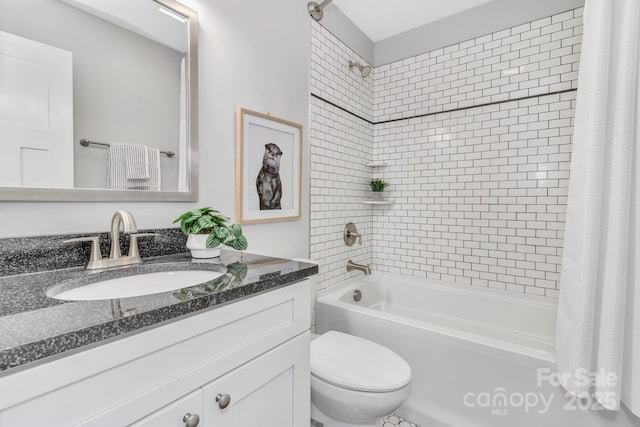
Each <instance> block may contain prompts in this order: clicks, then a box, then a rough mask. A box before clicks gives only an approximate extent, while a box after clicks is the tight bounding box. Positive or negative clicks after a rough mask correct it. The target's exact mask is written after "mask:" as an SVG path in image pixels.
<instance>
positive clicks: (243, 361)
mask: <svg viewBox="0 0 640 427" xmlns="http://www.w3.org/2000/svg"><path fill="white" fill-rule="evenodd" d="M0 255H2V254H0ZM167 265H170V266H171V268H173V269H189V268H193V269H197V270H202V269H214V270H217V271H220V272H221V273H223V275H222V276H220V277H219V278H218V279H215V280H213V281H210V282H208V283H205V284H201V285H196V286H191V287H188V288H184V289H179V290H175V291H170V292H162V293H158V294H153V295H144V296H138V297H131V298H122V299H118V300H113V299H112V300H102V301H61V300H56V299H53V298H50V297H48V296H47V291H48V290H50V289H51V288H52V286H54V285H56V284H60V283H62V284H66V286H70V285H69V284H70V283H71V284H74V283H75V284H81V283H82V282H83V281H86V282H91V281H92V280H95V274H104V273H90V272H87V271H86V270H83V269H81V268H79V267H76V268H71V269H69V268H67V269H64V270H50V271H45V272H36V273H30V274H19V275H13V276H6V277H0V293H2V295H1V296H2V298H3V303H2V304H1V305H0V308H1V309H2V311H0V314H1V316H0V337H2V339H1V340H0V369H1V370H0V426H3V427H4V426H13V425H21V426H25V425H26V426H45V425H46V426H52V427H53V426H71V425H73V426H86V427H88V426H109V427H113V426H129V425H131V426H188V427H194V426H196V425H197V426H225V427H229V426H256V425H263V426H292V427H293V426H300V425H305V424H308V422H309V325H310V304H309V300H310V294H309V293H310V289H309V281H308V280H307V279H306V277H308V276H311V275H313V274H316V273H317V266H315V265H312V264H306V263H302V262H297V261H290V260H285V259H277V258H270V257H265V256H257V255H251V254H240V253H238V252H234V251H223V253H222V256H221V257H220V258H219V259H218V260H213V261H212V262H207V263H196V262H192V260H191V258H190V257H189V256H188V255H187V254H172V255H165V256H159V257H153V258H149V259H146V260H145V263H144V265H143V266H139V267H132V270H130V271H132V273H136V274H138V273H140V271H142V270H140V269H145V271H148V270H154V269H156V268H157V269H160V270H161V269H162V268H165V269H166V268H167ZM136 269H138V270H136ZM114 271H116V272H120V273H118V274H122V270H121V269H118V270H114ZM9 298H14V303H13V304H12V305H8V304H7V299H9Z"/></svg>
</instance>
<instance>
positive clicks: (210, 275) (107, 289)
mask: <svg viewBox="0 0 640 427" xmlns="http://www.w3.org/2000/svg"><path fill="white" fill-rule="evenodd" d="M220 276H222V273H219V272H217V271H206V270H181V271H161V272H154V273H146V274H138V275H135V276H126V277H119V278H117V279H108V280H103V281H101V282H96V283H91V284H89V285H85V286H79V287H77V288H73V289H69V290H67V291H64V292H60V293H58V294H56V295H50V296H51V298H55V299H62V300H68V301H90V300H104V299H115V298H127V297H137V296H142V295H152V294H158V293H161V292H168V291H173V290H175V289H181V288H187V287H189V286H195V285H199V284H200V283H204V282H208V281H210V280H213V279H216V278H218V277H220Z"/></svg>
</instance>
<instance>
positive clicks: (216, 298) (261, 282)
mask: <svg viewBox="0 0 640 427" xmlns="http://www.w3.org/2000/svg"><path fill="white" fill-rule="evenodd" d="M143 261H144V263H143V264H142V265H137V266H130V267H123V268H118V269H111V270H103V271H98V272H95V271H93V272H91V271H87V270H84V269H83V268H80V267H75V268H65V269H60V270H49V271H44V272H32V273H28V274H18V275H12V276H6V277H0V375H1V374H7V373H10V372H11V370H12V368H16V367H20V366H23V365H26V364H29V363H33V362H36V361H39V360H42V359H44V358H47V357H50V356H54V355H60V354H62V353H65V352H69V351H73V350H79V349H80V350H81V349H82V348H83V347H84V346H87V345H90V344H95V343H100V342H102V341H104V340H111V339H116V337H118V336H121V335H124V334H129V333H134V332H136V331H140V330H141V329H142V328H147V327H150V326H153V325H156V324H159V323H161V322H164V321H168V320H171V319H177V318H179V317H180V316H183V315H188V314H190V313H196V312H198V311H201V310H206V309H209V308H212V307H215V306H218V305H221V304H224V303H228V302H232V301H236V300H238V299H241V298H245V297H249V296H252V295H254V294H257V293H260V292H263V291H267V290H270V289H274V288H278V287H282V286H286V285H288V284H291V283H293V282H296V281H298V280H301V279H303V278H305V277H308V276H311V275H313V274H316V273H317V272H318V267H317V265H315V264H308V263H304V262H297V261H292V260H287V259H281V258H272V257H267V256H261V255H254V254H248V253H241V252H236V251H231V250H223V251H222V254H221V256H220V257H219V258H213V259H211V260H192V258H191V256H190V255H189V254H188V253H179V254H172V255H164V256H156V257H151V258H146V259H144V260H143ZM173 270H213V271H218V272H221V273H224V274H223V275H222V276H221V277H218V278H217V279H215V280H211V281H209V282H206V283H203V284H200V285H196V286H192V287H189V288H183V289H178V290H175V291H169V292H162V293H158V294H153V295H145V296H139V297H129V298H121V299H117V300H99V301H62V300H57V299H53V298H50V297H48V296H47V293H46V292H47V290H48V289H50V288H52V287H57V288H60V289H63V288H64V289H68V288H71V287H75V286H81V285H85V284H89V283H93V282H97V281H101V280H106V279H111V278H115V277H121V276H125V275H134V274H143V273H149V272H155V271H173Z"/></svg>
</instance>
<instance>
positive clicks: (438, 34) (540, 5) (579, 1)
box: [373, 0, 584, 67]
mask: <svg viewBox="0 0 640 427" xmlns="http://www.w3.org/2000/svg"><path fill="white" fill-rule="evenodd" d="M581 6H584V0H492V1H490V2H487V3H483V4H481V5H479V6H476V7H474V8H471V9H468V10H465V11H463V12H460V13H456V14H455V15H451V16H448V17H446V18H443V19H440V20H438V21H435V22H431V23H429V24H426V25H423V26H421V27H418V28H414V29H413V30H409V31H406V32H404V33H400V34H398V35H395V36H392V37H389V38H387V39H385V40H380V41H379V42H377V43H374V46H373V64H374V65H375V66H376V67H378V66H380V65H383V64H388V63H390V62H393V61H398V60H401V59H405V58H409V57H412V56H415V55H419V54H421V53H423V52H429V51H431V50H435V49H438V48H440V47H443V46H449V45H453V44H456V43H459V42H463V41H465V40H470V39H473V38H476V37H480V36H483V35H485V34H490V33H494V32H497V31H500V30H506V29H508V28H510V27H515V26H518V25H521V24H524V23H526V22H531V21H535V20H537V19H540V18H544V17H546V16H551V15H555V14H559V13H561V12H565V11H567V10H571V9H575V8H577V7H581Z"/></svg>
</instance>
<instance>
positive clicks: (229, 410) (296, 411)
mask: <svg viewBox="0 0 640 427" xmlns="http://www.w3.org/2000/svg"><path fill="white" fill-rule="evenodd" d="M308 346H309V336H308V334H303V335H301V336H298V337H296V338H294V339H293V340H291V341H288V342H287V343H285V344H282V345H280V346H278V347H276V348H275V349H273V350H270V351H269V352H267V353H266V354H264V355H262V356H260V357H258V358H257V359H255V360H252V361H251V362H248V363H246V364H244V365H242V366H241V367H239V368H237V369H235V370H233V371H231V372H229V373H228V374H226V375H224V376H222V377H221V378H219V379H217V380H215V381H213V382H212V383H210V384H207V385H205V386H204V387H203V388H202V389H200V390H198V391H196V392H193V393H191V394H189V395H187V396H185V397H183V398H181V399H179V400H177V401H176V402H174V403H172V404H170V405H168V406H166V407H164V408H162V409H160V410H159V411H157V412H154V413H153V414H151V415H149V416H147V417H145V418H144V419H142V420H140V421H139V422H136V423H134V424H132V425H131V427H159V426H163V427H196V426H198V427H216V426H219V427H256V426H260V427H297V426H299V425H301V424H300V423H301V422H303V421H307V422H308V420H307V419H308V418H309V403H308V402H309V391H308V387H309V377H308V375H309V372H308V371H306V369H304V366H300V365H301V363H300V360H301V358H304V357H307V356H308V352H307V351H305V350H304V348H305V347H308Z"/></svg>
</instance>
